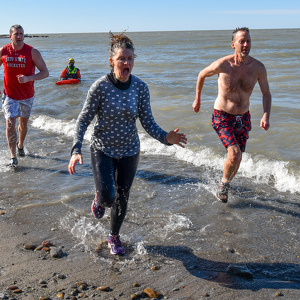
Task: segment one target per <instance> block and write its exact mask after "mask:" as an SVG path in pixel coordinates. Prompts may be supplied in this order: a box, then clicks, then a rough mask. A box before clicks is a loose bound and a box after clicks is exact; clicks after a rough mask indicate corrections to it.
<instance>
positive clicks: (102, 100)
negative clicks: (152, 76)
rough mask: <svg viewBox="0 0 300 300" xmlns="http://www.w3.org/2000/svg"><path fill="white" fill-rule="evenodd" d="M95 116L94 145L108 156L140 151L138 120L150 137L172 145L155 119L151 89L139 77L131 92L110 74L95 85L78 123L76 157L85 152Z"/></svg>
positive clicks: (125, 154)
mask: <svg viewBox="0 0 300 300" xmlns="http://www.w3.org/2000/svg"><path fill="white" fill-rule="evenodd" d="M95 116H96V120H95V124H94V131H93V134H92V139H91V145H92V146H95V147H97V148H98V149H100V150H102V151H103V152H104V153H105V154H107V155H108V156H111V157H114V158H121V157H123V156H132V155H135V154H137V153H138V152H139V150H140V141H139V136H138V130H137V127H136V120H137V118H139V120H140V122H141V124H142V126H143V128H144V129H145V130H146V132H147V133H148V134H149V135H151V136H152V137H153V138H155V139H157V140H158V141H160V142H161V143H163V144H165V145H170V144H168V143H167V142H166V140H165V137H166V135H167V132H165V131H164V130H163V129H161V128H160V127H159V126H158V125H157V124H156V122H155V120H154V118H153V116H152V112H151V107H150V93H149V89H148V86H147V84H146V83H144V82H143V81H142V80H140V79H139V78H137V77H136V76H133V75H131V84H130V87H129V88H128V89H127V90H120V89H118V88H116V87H115V86H114V85H113V84H112V82H111V81H110V80H109V78H108V76H107V75H106V76H103V77H102V78H100V79H98V80H97V81H95V82H94V83H93V85H92V86H91V88H90V90H89V91H88V94H87V98H86V101H85V104H84V106H83V109H82V111H81V113H80V115H79V117H78V119H77V122H76V128H75V133H74V145H73V148H72V154H74V153H81V145H82V141H83V137H84V134H85V132H86V130H87V127H88V126H89V125H90V123H91V122H92V120H93V119H94V117H95Z"/></svg>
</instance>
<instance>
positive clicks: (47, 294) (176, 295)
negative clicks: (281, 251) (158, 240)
mask: <svg viewBox="0 0 300 300" xmlns="http://www.w3.org/2000/svg"><path fill="white" fill-rule="evenodd" d="M52 208H53V207H51V209H49V210H47V205H41V206H34V207H30V208H22V209H18V210H17V211H15V212H9V211H8V212H7V211H6V212H5V213H4V214H2V215H0V225H1V233H0V237H1V241H2V243H1V247H0V255H1V263H0V296H2V298H1V297H0V299H17V300H18V299H22V300H23V299H24V300H26V299H31V300H32V299H45V300H46V299H57V298H59V295H60V296H61V295H62V296H63V299H73V300H74V299H81V298H85V297H87V298H88V299H91V298H92V299H124V300H125V299H143V298H144V297H145V299H147V298H148V299H149V297H148V296H146V295H145V294H143V291H144V289H146V288H150V289H152V290H154V291H156V292H158V293H159V294H160V295H161V296H160V299H172V300H176V299H186V300H187V299H191V300H193V299H198V300H199V299H239V300H242V299H273V298H274V297H277V296H284V299H297V298H299V296H300V278H299V275H298V277H297V278H298V281H297V280H295V279H293V276H295V275H296V276H297V272H299V274H300V269H299V265H296V264H284V263H283V264H279V263H276V262H273V261H269V260H268V259H267V258H266V257H267V254H266V257H265V258H262V259H261V260H260V261H257V262H252V263H249V262H244V263H243V262H242V261H241V258H240V257H238V256H236V255H237V254H236V253H234V251H233V250H232V249H227V251H226V252H224V250H223V249H217V250H215V251H207V250H206V251H201V253H193V252H192V251H191V249H190V248H189V247H188V245H187V246H180V245H167V246H161V245H147V246H146V247H145V248H146V249H147V253H146V254H143V255H141V256H140V257H139V256H138V255H136V249H134V247H133V246H132V245H128V244H126V243H125V244H124V245H125V248H126V250H127V253H126V254H125V255H124V256H120V257H119V256H113V255H110V254H109V250H108V249H107V244H106V242H103V243H102V244H101V245H99V246H98V248H97V249H90V250H86V249H84V245H83V246H82V245H80V246H79V245H78V241H76V240H75V239H74V237H73V236H72V235H71V233H70V232H68V231H66V230H65V229H63V228H61V226H60V223H59V220H60V218H61V217H63V216H64V215H65V214H67V213H68V210H67V208H66V207H65V206H62V205H56V206H55V209H52ZM2 210H3V211H5V210H4V209H3V208H2ZM45 240H47V241H50V242H51V243H53V244H54V245H55V246H56V247H58V248H60V249H61V250H62V251H63V255H62V257H61V258H52V257H51V256H50V255H49V253H48V252H47V251H42V250H40V251H31V250H26V249H24V246H25V245H29V244H32V245H40V244H41V243H42V241H45ZM236 242H237V243H238V241H236ZM230 267H233V268H235V270H238V271H239V270H240V271H241V270H243V268H244V273H243V274H242V273H239V274H238V273H237V272H235V271H232V270H231V271H228V270H229V269H230ZM276 267H278V268H279V269H282V270H284V269H285V270H287V269H288V268H290V273H291V274H290V276H291V277H290V278H288V277H287V276H286V275H287V274H285V277H284V278H281V279H279V278H272V276H271V277H270V276H268V275H267V273H268V272H269V271H270V270H272V268H276ZM259 268H260V269H261V270H260V271H259ZM297 268H298V269H297ZM247 272H248V273H247ZM264 272H265V274H264ZM251 274H252V275H251ZM293 274H294V275H293ZM12 286H14V287H16V288H18V289H19V290H20V292H19V293H14V292H13V290H9V287H12ZM101 287H102V288H105V289H104V290H100V288H101ZM133 294H135V295H140V297H137V298H131V297H132V295H133ZM3 295H5V297H6V298H3ZM43 297H44V298H43ZM142 297H143V298H142Z"/></svg>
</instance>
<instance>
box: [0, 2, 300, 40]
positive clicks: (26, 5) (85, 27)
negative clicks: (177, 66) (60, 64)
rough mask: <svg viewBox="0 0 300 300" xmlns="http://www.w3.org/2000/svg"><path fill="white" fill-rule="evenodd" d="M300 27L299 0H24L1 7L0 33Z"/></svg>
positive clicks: (7, 3)
mask: <svg viewBox="0 0 300 300" xmlns="http://www.w3.org/2000/svg"><path fill="white" fill-rule="evenodd" d="M13 24H21V25H22V26H23V28H24V30H25V33H28V34H34V33H76V32H78V33H79V32H108V31H109V30H112V31H113V32H120V31H123V30H127V31H128V32H132V31H165V30H166V31H169V30H175V31H177V30H217V29H226V30H227V29H230V30H232V29H234V28H236V27H242V26H247V27H249V28H250V29H269V28H300V1H299V0H284V1H278V0H249V1H241V0H239V1H235V0H233V1H230V0H228V1H225V0H222V1H221V0H166V1H164V0H136V1H131V0H127V1H126V0H123V1H120V0H106V1H102V0H80V1H78V0H73V1H66V0H60V1H57V0H50V1H43V0H35V1H33V0H27V1H18V0H16V1H11V2H9V1H6V4H4V3H3V4H2V5H1V15H0V34H8V31H9V28H10V26H11V25H13Z"/></svg>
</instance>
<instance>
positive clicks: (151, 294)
mask: <svg viewBox="0 0 300 300" xmlns="http://www.w3.org/2000/svg"><path fill="white" fill-rule="evenodd" d="M144 293H145V294H146V295H148V297H150V298H159V297H160V296H161V294H160V293H158V292H156V291H154V290H152V289H150V288H145V289H144Z"/></svg>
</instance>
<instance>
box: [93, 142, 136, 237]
mask: <svg viewBox="0 0 300 300" xmlns="http://www.w3.org/2000/svg"><path fill="white" fill-rule="evenodd" d="M139 157H140V155H139V153H138V154H136V155H134V156H124V157H122V158H120V159H116V158H112V157H110V156H108V155H106V154H104V153H103V152H102V151H101V150H97V149H95V148H94V147H91V158H92V168H93V173H94V180H95V185H96V193H97V201H98V203H99V204H100V205H101V206H104V207H111V225H110V231H111V232H110V234H112V235H115V234H119V232H120V228H121V225H122V223H123V220H124V218H125V215H126V210H127V201H128V199H129V193H130V188H131V185H132V183H133V180H134V177H135V173H136V171H137V167H138V163H139Z"/></svg>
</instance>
